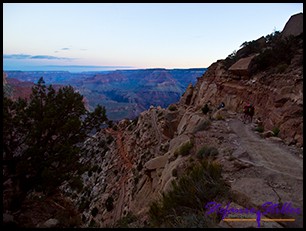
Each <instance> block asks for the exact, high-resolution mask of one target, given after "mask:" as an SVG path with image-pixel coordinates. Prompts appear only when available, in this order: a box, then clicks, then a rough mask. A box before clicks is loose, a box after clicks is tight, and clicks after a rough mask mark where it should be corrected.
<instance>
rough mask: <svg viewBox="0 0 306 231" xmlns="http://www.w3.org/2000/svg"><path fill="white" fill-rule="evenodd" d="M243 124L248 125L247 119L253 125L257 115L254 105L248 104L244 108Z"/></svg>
mask: <svg viewBox="0 0 306 231" xmlns="http://www.w3.org/2000/svg"><path fill="white" fill-rule="evenodd" d="M243 113H244V116H243V123H246V121H247V119H248V120H249V121H250V122H251V123H252V120H253V116H254V114H255V108H254V106H253V104H250V103H249V104H247V105H245V106H244V107H243Z"/></svg>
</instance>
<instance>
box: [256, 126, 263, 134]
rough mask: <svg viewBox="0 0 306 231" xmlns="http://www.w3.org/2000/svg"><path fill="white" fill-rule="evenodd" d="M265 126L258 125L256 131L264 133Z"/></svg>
mask: <svg viewBox="0 0 306 231" xmlns="http://www.w3.org/2000/svg"><path fill="white" fill-rule="evenodd" d="M264 130H265V129H264V127H263V126H258V127H257V128H256V129H255V131H257V132H260V133H262V132H264Z"/></svg>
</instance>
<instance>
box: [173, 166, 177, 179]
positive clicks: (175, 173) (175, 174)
mask: <svg viewBox="0 0 306 231" xmlns="http://www.w3.org/2000/svg"><path fill="white" fill-rule="evenodd" d="M172 176H173V177H177V169H176V168H174V169H172Z"/></svg>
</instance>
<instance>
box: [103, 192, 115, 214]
mask: <svg viewBox="0 0 306 231" xmlns="http://www.w3.org/2000/svg"><path fill="white" fill-rule="evenodd" d="M113 203H114V199H113V198H112V197H111V196H109V197H108V198H107V199H106V201H105V207H106V210H107V211H108V212H109V211H112V210H113V208H114V204H113Z"/></svg>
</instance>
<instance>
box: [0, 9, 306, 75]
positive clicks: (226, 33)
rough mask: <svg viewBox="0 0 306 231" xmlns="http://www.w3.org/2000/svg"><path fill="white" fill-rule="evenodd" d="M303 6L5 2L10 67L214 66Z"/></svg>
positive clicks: (7, 67)
mask: <svg viewBox="0 0 306 231" xmlns="http://www.w3.org/2000/svg"><path fill="white" fill-rule="evenodd" d="M300 12H303V4H302V3H269V4H268V3H252V4H251V3H228V4H226V3H216V4H213V3H167V4H166V3H96V4H93V3H67V4H63V3H48V4H47V3H40V4H38V3H25V4H23V3H4V4H3V65H4V70H12V69H14V70H17V69H18V70H30V69H31V70H33V69H35V68H36V69H37V68H39V67H37V66H54V65H63V66H72V65H82V66H86V65H90V66H109V67H114V66H120V67H121V68H127V67H133V68H155V67H159V68H193V67H208V66H209V65H210V64H212V63H213V62H215V61H217V60H218V59H224V58H226V57H227V56H228V55H229V54H230V53H232V52H233V51H234V50H238V49H239V47H240V45H241V44H242V43H243V42H245V41H251V40H254V39H257V38H259V37H261V36H265V35H267V34H270V33H272V32H273V31H274V30H280V31H281V30H283V28H284V26H285V23H286V22H287V21H288V20H289V18H290V16H291V15H293V14H297V13H300ZM40 69H47V68H46V67H41V68H40Z"/></svg>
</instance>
